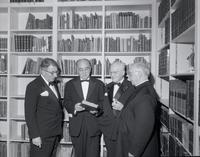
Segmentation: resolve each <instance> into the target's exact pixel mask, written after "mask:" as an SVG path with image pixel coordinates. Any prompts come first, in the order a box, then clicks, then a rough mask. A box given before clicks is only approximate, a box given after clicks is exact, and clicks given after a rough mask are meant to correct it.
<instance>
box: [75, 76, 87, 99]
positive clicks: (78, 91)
mask: <svg viewBox="0 0 200 157" xmlns="http://www.w3.org/2000/svg"><path fill="white" fill-rule="evenodd" d="M73 83H74V87H75V89H76V91H77V93H78V95H79V97H80V98H81V99H84V97H83V91H82V87H81V81H80V78H77V79H76V80H75V81H74V82H73Z"/></svg>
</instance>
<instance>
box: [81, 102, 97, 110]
mask: <svg viewBox="0 0 200 157" xmlns="http://www.w3.org/2000/svg"><path fill="white" fill-rule="evenodd" d="M81 106H82V107H84V108H85V109H86V110H88V111H94V110H98V105H97V104H95V103H92V102H89V101H86V100H83V101H82V102H81Z"/></svg>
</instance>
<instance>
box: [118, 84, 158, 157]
mask: <svg viewBox="0 0 200 157" xmlns="http://www.w3.org/2000/svg"><path fill="white" fill-rule="evenodd" d="M157 101H158V96H157V94H156V92H155V90H154V88H153V86H152V84H151V83H150V82H149V81H147V82H145V83H143V84H141V85H139V86H137V87H136V90H135V93H134V94H133V95H132V97H131V98H130V100H129V102H128V104H127V107H126V108H125V109H124V110H123V112H122V113H121V117H120V118H121V119H122V122H123V123H124V124H125V127H126V129H127V130H126V129H124V128H125V127H124V126H123V125H124V124H122V125H121V126H122V128H123V129H122V128H121V132H122V133H125V134H126V135H127V136H125V138H126V140H125V141H126V143H127V145H126V146H127V148H129V150H128V151H129V152H131V153H132V154H133V155H134V156H136V157H158V156H159V140H158V132H157V121H156V110H157V107H158V106H157ZM125 134H124V135H125ZM127 141H128V142H127Z"/></svg>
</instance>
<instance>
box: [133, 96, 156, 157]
mask: <svg viewBox="0 0 200 157" xmlns="http://www.w3.org/2000/svg"><path fill="white" fill-rule="evenodd" d="M152 103H154V101H153V100H152V98H151V97H149V96H144V97H143V98H142V100H140V102H139V104H138V105H137V106H136V108H135V111H134V113H135V117H134V121H133V122H131V123H133V124H132V126H134V128H131V129H130V132H131V133H130V136H131V137H130V139H131V141H130V143H131V146H130V152H131V154H133V155H134V156H136V157H137V156H140V155H141V154H142V153H143V151H144V149H145V147H146V145H147V144H148V142H149V140H150V138H151V136H152V132H153V129H154V125H155V115H154V114H155V113H154V109H153V107H152V106H154V105H153V104H152Z"/></svg>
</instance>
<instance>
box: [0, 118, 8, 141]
mask: <svg viewBox="0 0 200 157" xmlns="http://www.w3.org/2000/svg"><path fill="white" fill-rule="evenodd" d="M0 126H1V127H0V140H6V139H7V136H8V131H7V121H5V120H1V121H0Z"/></svg>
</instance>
